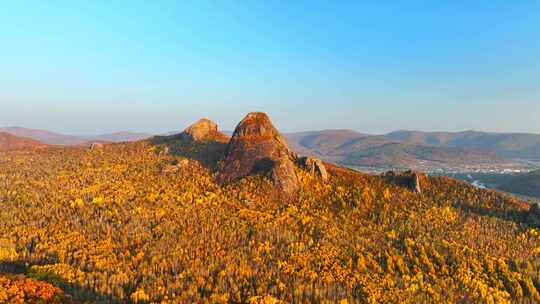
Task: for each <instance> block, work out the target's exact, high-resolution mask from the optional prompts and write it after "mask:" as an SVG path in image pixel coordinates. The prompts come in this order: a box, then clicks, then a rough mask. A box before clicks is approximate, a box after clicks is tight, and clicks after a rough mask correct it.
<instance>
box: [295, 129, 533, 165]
mask: <svg viewBox="0 0 540 304" xmlns="http://www.w3.org/2000/svg"><path fill="white" fill-rule="evenodd" d="M286 138H287V140H288V142H289V145H290V146H291V148H292V149H294V150H296V151H297V152H298V153H300V154H308V155H315V156H318V157H321V158H323V159H326V160H330V161H334V162H338V163H340V164H343V165H348V166H358V167H384V168H414V169H420V170H422V169H423V170H425V169H426V168H435V169H437V168H438V169H448V168H454V167H456V166H458V167H460V168H465V167H466V168H471V169H472V168H476V167H478V168H482V167H486V166H501V167H508V168H512V167H516V166H519V165H520V163H519V161H520V160H535V161H538V160H540V135H537V134H519V133H506V134H505V133H486V132H476V131H465V132H421V131H395V132H391V133H388V134H385V135H368V134H362V133H358V132H355V131H351V130H324V131H313V132H302V133H290V134H286Z"/></svg>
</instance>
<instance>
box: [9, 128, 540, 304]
mask: <svg viewBox="0 0 540 304" xmlns="http://www.w3.org/2000/svg"><path fill="white" fill-rule="evenodd" d="M171 140H173V141H174V138H172V139H171ZM167 144H168V145H170V146H173V143H172V142H167ZM175 144H176V145H181V143H180V142H176V143H175ZM164 148H165V147H164V145H163V144H158V145H156V144H153V143H150V142H138V143H127V144H114V145H105V146H104V147H99V148H96V149H87V148H82V147H70V148H67V147H63V148H58V147H54V148H47V149H44V150H40V151H39V153H36V152H34V151H14V152H9V153H2V154H0V184H1V185H2V187H0V209H1V211H2V212H0V235H1V240H0V244H1V246H0V260H1V261H2V265H3V267H4V268H3V269H4V270H6V269H8V268H10V267H8V266H11V268H13V267H16V266H17V265H18V266H20V267H21V268H22V269H23V271H24V272H25V274H26V276H27V277H30V278H34V279H39V280H43V281H47V282H50V283H52V284H54V285H56V286H58V287H60V288H61V289H63V290H64V291H65V292H66V293H68V294H70V295H72V296H73V297H74V298H75V299H77V300H80V301H91V302H102V303H108V302H117V303H123V302H126V301H130V302H140V303H142V302H163V303H167V302H170V303H189V302H210V303H247V302H249V303H262V302H264V301H267V302H266V303H276V302H275V301H278V300H279V301H283V302H286V303H307V302H310V303H311V302H312V303H334V302H336V301H341V303H433V302H448V303H456V302H471V303H494V302H495V303H504V302H516V303H533V302H538V301H540V295H539V292H538V290H539V288H540V277H539V275H538V274H539V270H540V263H539V262H538V257H539V254H540V234H539V233H540V231H539V230H537V229H536V228H535V227H533V226H531V225H529V224H528V223H527V221H526V216H525V212H526V210H527V208H528V206H527V205H526V204H525V203H523V202H520V201H517V200H515V199H512V198H508V197H506V196H503V195H501V194H499V193H497V192H494V191H487V190H480V189H476V188H474V187H472V186H469V185H467V184H466V183H462V182H458V181H455V180H452V179H449V178H443V177H437V178H429V179H428V181H427V183H425V185H424V186H423V189H422V194H418V193H414V192H412V191H410V190H409V189H408V188H406V187H401V186H399V185H396V184H394V183H390V182H388V181H387V180H386V179H384V178H383V177H380V176H371V175H364V174H360V173H357V172H354V171H350V170H346V169H340V168H338V167H335V166H331V165H328V166H327V169H328V172H329V175H330V178H329V180H328V181H326V182H324V181H323V180H322V179H321V178H319V177H317V176H313V175H311V174H309V173H307V172H306V171H304V170H302V169H300V168H298V167H297V168H296V169H295V170H296V173H297V175H298V178H299V183H300V190H299V192H298V194H297V196H296V197H294V198H291V199H284V198H282V197H281V196H280V195H278V193H276V190H275V188H274V187H273V186H272V185H271V184H270V181H269V180H268V179H267V178H266V177H263V176H251V177H247V178H244V179H241V180H239V181H237V182H234V183H232V184H230V185H227V186H224V187H220V186H218V185H217V184H216V183H215V182H214V174H215V173H214V171H213V170H212V171H211V170H209V169H208V168H211V166H208V165H205V166H203V165H201V164H200V163H199V162H197V161H195V160H193V159H186V158H184V157H183V156H182V155H187V154H183V153H184V152H183V151H184V150H182V149H176V150H175V151H178V153H172V152H171V153H165V152H167V151H166V150H168V149H166V150H165V151H164ZM196 153H197V151H196V150H190V151H189V155H191V156H193V155H196ZM171 166H172V167H173V169H174V170H172V169H171ZM207 167H208V168H207ZM0 296H4V295H0ZM4 297H5V296H4ZM272 301H274V302H272Z"/></svg>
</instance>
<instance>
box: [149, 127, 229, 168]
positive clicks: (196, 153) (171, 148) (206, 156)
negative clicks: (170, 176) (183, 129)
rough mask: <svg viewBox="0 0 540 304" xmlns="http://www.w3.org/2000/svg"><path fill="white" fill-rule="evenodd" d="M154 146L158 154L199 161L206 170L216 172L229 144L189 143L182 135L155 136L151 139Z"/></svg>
mask: <svg viewBox="0 0 540 304" xmlns="http://www.w3.org/2000/svg"><path fill="white" fill-rule="evenodd" d="M149 142H150V143H151V144H152V145H155V146H157V147H158V153H164V154H170V155H172V156H178V157H184V158H189V159H193V160H196V161H198V162H199V163H200V164H201V165H202V166H204V167H205V168H207V169H209V170H211V171H214V170H216V169H217V167H218V163H219V161H220V160H222V159H223V157H224V155H225V150H226V149H227V143H226V142H221V141H216V140H209V141H189V140H186V139H185V138H184V137H183V136H182V134H177V135H171V136H155V137H153V138H151V139H149Z"/></svg>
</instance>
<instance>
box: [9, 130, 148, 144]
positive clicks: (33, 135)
mask: <svg viewBox="0 0 540 304" xmlns="http://www.w3.org/2000/svg"><path fill="white" fill-rule="evenodd" d="M0 132H5V133H9V134H11V135H14V136H19V137H26V138H30V139H33V140H37V141H40V142H42V143H45V144H49V145H84V144H88V143H90V142H124V141H137V140H142V139H146V138H149V137H151V136H152V135H150V134H146V133H134V132H114V133H108V134H101V135H96V136H74V135H65V134H60V133H56V132H50V131H45V130H38V129H28V128H21V127H6V128H0Z"/></svg>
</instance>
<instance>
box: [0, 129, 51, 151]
mask: <svg viewBox="0 0 540 304" xmlns="http://www.w3.org/2000/svg"><path fill="white" fill-rule="evenodd" d="M44 146H45V145H44V144H43V143H41V142H39V141H36V140H32V139H29V138H24V137H17V136H13V135H11V134H9V133H5V132H0V151H10V150H21V149H32V148H39V147H44Z"/></svg>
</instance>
